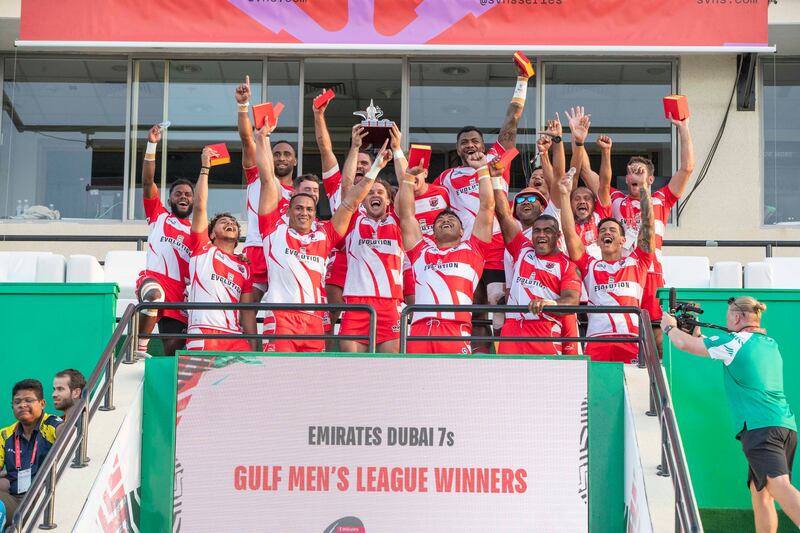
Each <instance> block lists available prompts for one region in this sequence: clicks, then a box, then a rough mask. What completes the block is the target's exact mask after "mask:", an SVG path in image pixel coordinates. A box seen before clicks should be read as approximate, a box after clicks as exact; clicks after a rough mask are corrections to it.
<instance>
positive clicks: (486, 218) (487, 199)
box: [467, 152, 504, 242]
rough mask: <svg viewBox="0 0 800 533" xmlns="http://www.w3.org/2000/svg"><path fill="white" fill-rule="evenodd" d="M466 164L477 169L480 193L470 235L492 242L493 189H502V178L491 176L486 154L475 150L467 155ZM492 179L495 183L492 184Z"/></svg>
mask: <svg viewBox="0 0 800 533" xmlns="http://www.w3.org/2000/svg"><path fill="white" fill-rule="evenodd" d="M467 164H468V165H469V166H470V167H472V168H474V169H475V170H477V171H478V193H479V194H480V205H479V206H478V213H477V214H476V215H475V222H474V223H473V225H472V235H473V236H474V237H475V238H477V239H479V240H481V241H483V242H492V222H494V207H495V202H494V191H493V189H492V188H493V187H494V189H502V188H503V185H504V182H503V178H502V177H500V176H499V175H498V176H495V177H494V178H493V177H492V174H491V171H490V170H489V164H488V162H487V161H486V154H484V153H482V152H475V153H473V154H469V155H468V156H467ZM492 180H495V181H496V183H495V184H492Z"/></svg>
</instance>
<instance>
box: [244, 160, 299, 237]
mask: <svg viewBox="0 0 800 533" xmlns="http://www.w3.org/2000/svg"><path fill="white" fill-rule="evenodd" d="M244 176H245V178H246V179H247V235H246V236H245V239H244V247H245V248H247V247H248V246H261V233H260V232H259V231H258V202H259V198H260V196H261V182H260V181H259V179H258V167H249V168H245V169H244ZM275 181H276V185H277V187H278V191H280V193H281V198H280V200H278V211H280V212H281V213H285V212H286V210H287V209H288V208H289V200H291V199H292V194H293V193H294V189H292V188H291V187H287V186H285V185H284V184H283V183H281V182H280V180H278V178H275Z"/></svg>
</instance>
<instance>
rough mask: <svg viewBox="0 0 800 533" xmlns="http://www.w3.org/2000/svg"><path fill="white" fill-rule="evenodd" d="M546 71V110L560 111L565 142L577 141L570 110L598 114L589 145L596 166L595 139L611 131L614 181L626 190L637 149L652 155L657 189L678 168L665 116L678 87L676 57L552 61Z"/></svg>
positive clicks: (591, 157) (640, 153) (546, 112)
mask: <svg viewBox="0 0 800 533" xmlns="http://www.w3.org/2000/svg"><path fill="white" fill-rule="evenodd" d="M544 71H545V89H544V93H545V101H544V115H545V117H547V118H551V117H552V116H553V115H555V113H558V114H559V116H560V117H561V122H562V124H563V125H564V132H565V135H564V140H565V142H568V143H569V142H571V141H570V136H569V127H568V125H567V119H566V117H565V116H564V111H565V110H567V109H570V108H571V107H574V106H577V105H582V106H584V107H585V108H586V112H587V113H590V114H591V115H592V126H591V131H590V134H589V142H587V145H586V147H587V149H588V151H589V154H590V160H591V162H592V168H593V169H594V170H597V169H598V167H599V165H600V155H599V151H598V150H596V149H595V147H594V143H593V141H594V139H596V138H597V135H599V134H606V135H609V136H610V137H611V139H612V140H613V142H614V145H613V148H612V162H611V163H612V170H613V173H614V176H615V178H614V179H613V180H612V186H613V187H616V188H618V189H622V190H625V188H626V187H625V174H626V173H627V170H626V167H627V163H628V159H629V158H630V157H631V156H634V155H643V156H646V157H649V158H650V159H652V161H653V164H654V165H655V176H656V180H655V182H654V183H653V189H654V190H656V189H658V188H660V187H663V186H664V185H666V184H667V182H668V181H669V178H670V177H671V176H672V168H673V165H672V147H671V144H672V130H671V128H672V125H671V124H670V122H669V121H668V120H666V119H665V118H664V108H663V104H662V98H663V97H664V96H666V95H668V94H671V93H672V92H673V91H672V63H670V62H665V61H662V62H639V61H635V62H621V61H620V62H616V61H615V62H607V61H592V62H583V61H581V62H566V61H565V62H548V63H546V64H545V67H544ZM567 157H569V148H567ZM567 164H569V159H568V160H567Z"/></svg>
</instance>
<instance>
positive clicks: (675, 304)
mask: <svg viewBox="0 0 800 533" xmlns="http://www.w3.org/2000/svg"><path fill="white" fill-rule="evenodd" d="M669 314H671V315H672V316H674V317H675V321H676V322H677V323H678V329H679V330H681V331H685V332H686V333H688V334H689V335H691V334H692V333H693V332H694V328H696V327H697V326H700V327H701V328H714V329H721V330H722V331H728V328H724V327H722V326H718V325H716V324H710V323H708V322H700V321H699V320H697V317H698V316H699V315H702V314H703V309H702V308H701V307H700V306H699V305H697V304H696V303H694V302H679V301H678V298H677V291H676V290H675V287H671V288H670V289H669Z"/></svg>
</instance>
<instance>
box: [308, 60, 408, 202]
mask: <svg viewBox="0 0 800 533" xmlns="http://www.w3.org/2000/svg"><path fill="white" fill-rule="evenodd" d="M304 68H305V94H304V98H303V172H304V173H309V172H310V173H313V174H316V175H318V176H322V172H323V170H325V169H323V168H322V162H321V160H320V153H319V149H318V148H317V141H316V137H315V134H314V114H313V109H312V100H313V99H314V97H315V96H317V95H319V94H320V93H321V92H322V91H323V90H324V89H327V88H331V89H333V91H334V92H335V93H336V98H335V99H334V100H333V101H332V102H331V103H330V105H329V106H328V108H327V110H326V112H325V120H326V122H327V126H328V131H329V133H330V136H331V142H332V143H333V151H334V153H335V154H336V156H337V158H338V161H339V166H340V167H341V166H342V165H343V164H344V159H345V156H346V155H347V151H348V149H349V148H350V139H351V137H352V129H353V125H355V124H357V123H359V122H360V121H361V117H359V116H356V115H353V112H355V111H363V110H364V109H366V108H367V106H369V103H370V100H372V101H373V102H374V104H375V105H376V106H378V107H380V108H381V110H382V111H383V116H382V117H381V118H382V119H387V120H391V121H394V122H397V123H398V124H400V98H401V77H402V62H401V61H400V60H388V59H384V60H382V61H380V62H378V61H375V60H374V59H364V60H358V59H357V60H352V59H349V60H344V59H342V60H338V59H329V60H306V61H305V67H304ZM377 148H379V147H372V149H377ZM381 177H384V178H387V179H389V180H390V181H391V182H395V181H396V179H395V177H394V170H393V166H392V163H390V164H389V165H388V166H387V168H386V169H384V170H383V172H382V173H381ZM319 216H320V218H327V217H329V216H330V210H329V207H328V204H327V200H323V199H322V198H321V199H320V204H319Z"/></svg>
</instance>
